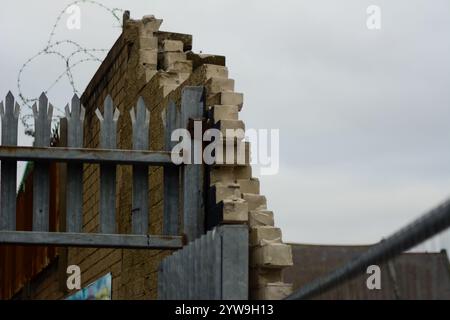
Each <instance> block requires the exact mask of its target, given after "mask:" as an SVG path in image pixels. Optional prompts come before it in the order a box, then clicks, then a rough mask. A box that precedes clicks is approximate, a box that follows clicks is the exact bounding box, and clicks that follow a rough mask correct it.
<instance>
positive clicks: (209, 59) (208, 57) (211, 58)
mask: <svg viewBox="0 0 450 320" xmlns="http://www.w3.org/2000/svg"><path fill="white" fill-rule="evenodd" d="M188 59H189V60H192V61H193V62H194V69H197V68H198V67H200V66H202V65H206V64H211V65H218V66H225V60H226V59H225V56H220V55H216V54H203V53H202V54H198V53H193V52H189V53H188Z"/></svg>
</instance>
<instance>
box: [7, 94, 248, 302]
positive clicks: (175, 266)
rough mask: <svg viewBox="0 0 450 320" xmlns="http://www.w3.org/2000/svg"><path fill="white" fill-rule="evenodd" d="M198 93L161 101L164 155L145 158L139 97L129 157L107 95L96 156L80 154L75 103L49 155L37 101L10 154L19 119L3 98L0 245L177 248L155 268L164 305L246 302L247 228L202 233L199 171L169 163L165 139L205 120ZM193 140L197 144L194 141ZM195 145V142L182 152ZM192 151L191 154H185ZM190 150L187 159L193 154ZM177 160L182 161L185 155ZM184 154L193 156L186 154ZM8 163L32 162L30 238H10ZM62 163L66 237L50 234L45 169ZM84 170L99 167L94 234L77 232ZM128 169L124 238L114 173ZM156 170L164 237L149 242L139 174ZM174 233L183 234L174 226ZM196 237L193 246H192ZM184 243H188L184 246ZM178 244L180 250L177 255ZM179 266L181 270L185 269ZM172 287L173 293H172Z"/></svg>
mask: <svg viewBox="0 0 450 320" xmlns="http://www.w3.org/2000/svg"><path fill="white" fill-rule="evenodd" d="M203 92H204V88H203V87H185V88H184V89H183V91H182V97H181V106H180V107H178V106H176V105H175V103H173V102H170V103H169V104H168V106H167V107H166V109H165V110H164V113H163V115H162V120H163V125H164V127H165V130H164V131H165V137H164V140H165V150H163V151H149V150H148V148H149V142H150V141H149V122H150V112H149V111H148V110H147V107H146V105H145V102H144V100H143V99H142V98H141V97H139V98H138V99H137V104H136V106H135V108H131V110H130V117H131V123H132V130H133V132H132V141H133V150H121V149H117V141H116V140H117V139H116V136H117V123H118V120H119V117H121V116H123V115H120V112H119V110H118V109H116V108H115V107H114V102H113V100H112V99H111V97H110V96H107V97H106V99H105V101H104V105H103V113H102V112H101V111H100V110H99V109H97V110H96V111H95V113H96V116H97V118H98V120H99V122H100V141H99V144H100V148H99V149H92V148H83V127H84V119H85V109H84V107H83V106H82V105H81V102H80V99H79V98H78V97H77V96H76V95H75V96H74V97H73V98H72V102H71V107H69V106H67V107H66V109H65V113H66V117H65V119H64V122H63V123H61V130H65V132H67V135H66V139H65V140H66V141H67V142H66V143H67V147H51V146H50V136H51V119H52V111H53V107H52V106H51V104H49V103H48V99H47V97H46V95H45V94H42V95H41V96H40V98H39V103H38V105H36V104H35V105H34V106H33V113H34V119H35V142H34V146H33V147H20V146H17V133H18V132H17V124H18V119H19V114H20V110H19V109H20V108H19V106H18V104H16V103H15V102H14V97H13V95H12V94H11V93H8V95H7V97H6V100H5V104H4V105H3V103H2V104H1V105H0V115H1V120H2V144H1V146H0V160H1V181H0V183H1V197H0V201H1V203H0V210H1V211H0V244H25V245H28V244H31V245H54V246H76V247H110V248H140V249H168V250H176V249H181V250H178V251H175V253H174V254H173V255H172V256H170V257H168V258H166V259H165V260H164V261H163V263H162V264H161V268H160V275H159V292H160V293H159V295H160V297H161V298H163V299H173V298H175V297H176V298H190V299H195V298H205V299H206V298H209V299H225V298H228V299H230V298H235V299H247V297H248V229H247V226H246V225H236V226H221V227H217V228H216V229H214V230H213V231H209V232H208V233H207V234H205V223H204V220H205V206H204V200H203V199H204V190H203V188H204V166H203V164H191V163H192V161H191V162H190V163H189V162H187V163H182V164H179V165H176V164H174V163H173V162H172V158H171V156H172V148H173V146H174V144H175V142H173V141H171V133H172V132H173V131H174V130H175V129H178V128H183V129H189V127H190V126H192V122H193V121H194V122H195V121H203V120H204V119H203V117H204V114H205V106H204V93H203ZM197 142H198V141H197ZM195 145H197V148H198V146H199V145H200V146H201V143H200V144H198V143H194V141H193V140H191V146H195ZM194 149H195V147H194ZM198 151H201V149H200V150H196V151H194V152H198ZM184 156H185V155H183V157H184ZM188 156H190V157H191V156H192V157H193V156H194V155H193V154H192V153H191V154H190V155H188ZM17 161H32V162H33V220H32V221H33V223H32V230H31V231H17V230H16V223H15V222H16V176H17ZM51 162H65V163H67V174H66V179H67V183H66V186H65V187H66V196H67V198H66V212H65V221H66V225H65V227H66V228H65V230H67V232H50V230H49V200H50V199H49V197H50V192H49V189H50V181H49V177H50V171H49V169H50V163H51ZM83 163H93V164H97V165H99V166H100V197H99V232H98V233H86V232H83ZM118 165H132V167H133V175H132V179H133V181H132V211H131V213H130V214H131V221H132V234H118V233H117V227H116V213H115V207H116V167H117V166H118ZM149 166H162V167H163V168H164V200H163V201H164V212H163V235H149V234H148V231H149V230H148V225H149V216H150V215H151V214H152V213H151V212H149V207H148V200H149V199H148V190H149V189H150V186H149V179H148V168H149ZM180 226H182V228H180ZM196 239H197V240H196ZM185 244H187V245H185ZM183 245H185V246H184V247H183ZM185 266H186V267H187V268H185ZM180 284H183V285H182V290H180Z"/></svg>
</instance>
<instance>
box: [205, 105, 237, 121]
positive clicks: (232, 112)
mask: <svg viewBox="0 0 450 320" xmlns="http://www.w3.org/2000/svg"><path fill="white" fill-rule="evenodd" d="M211 118H212V119H213V121H214V123H217V122H218V121H220V120H238V119H239V107H238V106H231V105H215V106H213V107H211Z"/></svg>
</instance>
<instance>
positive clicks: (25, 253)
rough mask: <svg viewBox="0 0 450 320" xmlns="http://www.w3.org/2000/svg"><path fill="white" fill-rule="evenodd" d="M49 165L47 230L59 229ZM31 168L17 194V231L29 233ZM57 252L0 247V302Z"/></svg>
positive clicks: (53, 174) (54, 175) (54, 183)
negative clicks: (48, 220) (48, 215)
mask: <svg viewBox="0 0 450 320" xmlns="http://www.w3.org/2000/svg"><path fill="white" fill-rule="evenodd" d="M57 168H58V167H57V164H51V166H50V212H49V214H50V231H56V230H57V229H58V225H57V221H58V216H59V212H58V196H57V195H58V188H59V183H58V182H59V179H58V169H57ZM32 170H33V169H32V165H31V164H30V163H29V164H27V169H26V172H25V175H24V179H23V181H22V183H21V187H20V189H19V192H18V195H17V216H16V217H17V222H16V223H17V230H22V231H30V230H31V228H32V221H33V218H32V212H33V174H32V172H33V171H32ZM56 250H57V249H56V248H54V247H42V246H40V247H39V246H17V245H0V299H10V298H11V297H13V296H14V294H16V293H17V292H18V291H19V290H20V289H22V288H23V286H24V285H25V283H26V282H27V281H29V280H30V279H32V278H33V277H35V276H36V275H37V274H38V273H39V272H41V271H42V270H43V269H44V268H45V267H46V266H48V265H49V264H50V262H51V261H52V260H53V259H55V257H56V252H57V251H56Z"/></svg>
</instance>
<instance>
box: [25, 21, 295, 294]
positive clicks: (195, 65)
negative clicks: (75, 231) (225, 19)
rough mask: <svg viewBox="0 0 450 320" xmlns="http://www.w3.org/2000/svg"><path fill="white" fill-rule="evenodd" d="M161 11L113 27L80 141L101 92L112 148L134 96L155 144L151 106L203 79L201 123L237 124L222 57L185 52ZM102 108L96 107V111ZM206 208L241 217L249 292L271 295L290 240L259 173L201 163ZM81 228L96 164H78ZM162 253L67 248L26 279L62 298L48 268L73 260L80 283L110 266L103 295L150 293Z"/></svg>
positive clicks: (93, 199) (127, 141)
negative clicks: (114, 126)
mask: <svg viewBox="0 0 450 320" xmlns="http://www.w3.org/2000/svg"><path fill="white" fill-rule="evenodd" d="M161 23H162V20H158V19H155V18H154V17H153V16H145V17H143V19H141V20H132V19H129V18H128V17H125V19H124V27H123V33H122V35H121V36H120V37H119V39H118V40H117V41H116V43H115V44H114V46H113V47H112V49H111V51H110V52H109V54H108V56H107V58H106V59H105V60H104V62H103V63H102V65H101V66H100V68H99V69H98V70H97V72H96V74H95V75H94V77H93V79H92V80H91V82H90V84H89V85H88V87H87V89H86V91H85V92H84V94H83V96H82V102H83V105H84V106H85V108H86V120H85V128H84V130H85V138H84V146H85V147H90V148H95V147H98V145H99V130H100V128H99V122H98V120H97V118H96V116H95V114H94V112H95V109H96V108H97V107H100V109H101V106H102V105H103V101H104V99H105V97H106V95H107V94H111V96H112V98H113V101H114V104H115V106H116V107H117V108H118V109H119V111H120V113H121V115H122V116H121V117H120V118H119V123H118V136H117V141H118V148H121V149H131V146H132V141H131V137H132V134H131V132H132V129H131V121H130V118H129V116H128V113H129V110H130V108H131V107H133V106H134V105H135V104H136V101H137V97H138V96H142V97H143V98H144V100H145V102H146V105H147V107H148V109H149V110H150V112H151V117H150V130H149V135H150V149H151V150H162V149H164V142H163V137H164V126H163V124H162V118H161V113H162V112H163V110H164V109H165V108H166V106H167V105H168V102H169V99H171V100H173V101H174V102H175V103H176V104H177V105H178V106H179V105H180V100H181V90H182V88H183V87H184V86H187V85H202V86H205V95H206V102H207V103H206V104H207V108H208V109H209V110H210V111H211V112H210V114H211V118H210V119H209V120H208V122H209V125H210V126H215V127H217V128H219V129H220V130H225V129H227V128H244V123H243V122H242V121H241V120H239V119H238V112H239V111H240V110H241V108H242V105H243V95H242V94H241V93H235V92H234V80H233V79H229V78H228V69H227V67H226V66H225V57H223V56H218V55H205V54H195V53H193V52H192V51H191V50H192V37H191V36H190V35H185V34H179V33H170V32H163V31H159V27H160V25H161ZM101 111H103V110H101ZM248 149H249V148H248V146H247V150H248ZM131 177H132V171H131V167H130V166H118V169H117V198H116V212H117V221H118V230H119V232H120V233H130V230H131V214H130V213H131V191H132V190H131V181H132V180H131ZM206 179H207V181H208V186H209V188H207V193H208V199H212V200H211V203H209V206H210V208H212V207H214V210H222V211H223V212H222V215H223V221H222V223H245V224H248V225H249V228H250V238H251V243H250V244H249V245H250V261H251V266H250V278H251V284H250V287H251V292H250V297H252V298H259V299H265V298H281V297H283V296H284V295H286V294H288V293H289V291H290V290H291V286H290V285H288V284H284V283H282V282H281V269H282V268H284V267H286V266H289V265H291V264H292V254H291V251H290V246H288V245H285V244H283V243H282V241H281V230H280V229H278V228H275V227H274V226H273V225H274V221H273V213H272V212H271V211H269V210H268V209H267V203H266V198H265V197H264V196H262V195H260V194H259V181H258V180H257V179H255V178H253V177H252V173H251V167H250V165H249V164H248V162H247V165H244V166H220V165H213V166H211V167H208V168H207V177H206ZM83 201H84V202H83V231H84V232H95V231H98V227H99V207H98V202H99V168H98V166H97V165H91V164H87V165H85V166H84V177H83ZM149 208H150V219H149V232H150V233H151V234H162V214H163V171H162V168H161V167H152V168H151V169H150V170H149ZM167 254H169V253H168V252H162V251H158V250H130V249H120V250H119V249H84V248H69V249H67V250H66V251H65V252H63V253H62V254H60V256H59V258H58V260H56V261H54V262H53V264H54V265H50V266H49V269H48V270H46V272H44V273H43V274H41V275H40V276H39V277H38V278H37V279H35V281H34V287H33V288H34V289H33V290H32V291H33V294H32V295H31V296H30V297H32V298H36V299H46V298H62V297H64V296H65V295H66V294H67V292H66V291H65V290H64V284H65V278H64V277H62V276H61V275H59V276H58V272H57V271H56V270H57V269H58V265H59V269H61V266H65V265H67V264H77V265H79V266H80V268H81V271H82V286H86V285H87V284H89V283H91V282H92V281H94V280H95V279H97V278H99V277H101V276H102V275H104V274H105V273H107V272H111V273H112V277H113V281H112V286H113V299H149V298H151V299H155V298H157V290H156V289H157V267H158V265H159V262H160V261H161V259H162V258H163V257H164V256H165V255H167Z"/></svg>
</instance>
